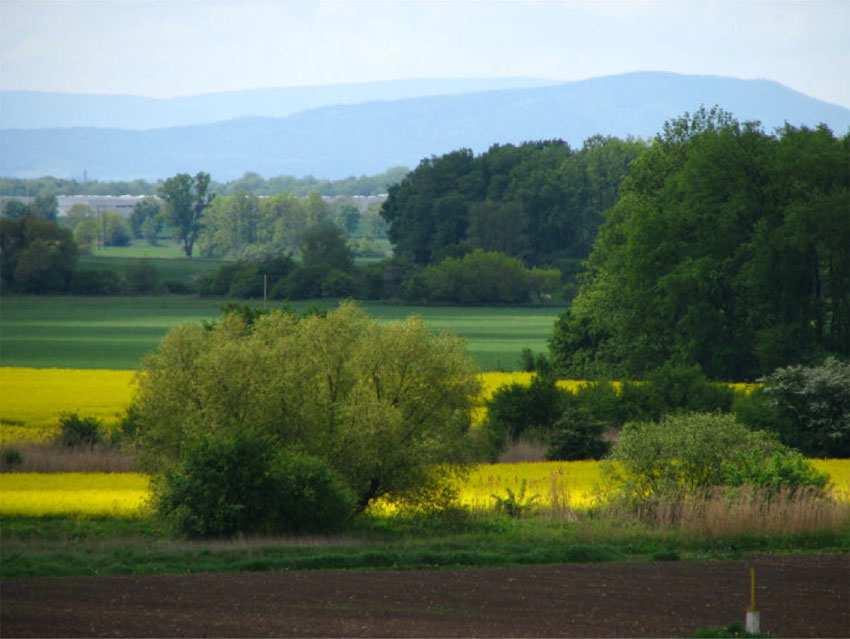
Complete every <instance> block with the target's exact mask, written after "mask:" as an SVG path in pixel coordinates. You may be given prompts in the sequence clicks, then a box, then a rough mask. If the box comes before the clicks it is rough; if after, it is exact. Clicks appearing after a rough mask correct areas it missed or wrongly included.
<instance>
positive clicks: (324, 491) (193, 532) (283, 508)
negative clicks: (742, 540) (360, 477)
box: [154, 433, 354, 537]
mask: <svg viewBox="0 0 850 639" xmlns="http://www.w3.org/2000/svg"><path fill="white" fill-rule="evenodd" d="M154 504H155V508H156V510H157V512H158V513H159V515H160V516H161V517H162V518H163V519H164V520H165V521H167V522H168V523H169V524H170V525H171V527H172V528H173V529H174V530H175V531H176V532H178V533H180V534H182V535H186V536H188V537H212V536H232V535H234V534H237V533H282V532H321V531H327V530H332V529H335V528H338V527H339V526H341V525H342V524H343V523H344V522H345V521H346V519H347V518H348V517H349V516H350V515H351V513H352V511H353V507H354V497H353V495H352V493H351V492H350V490H349V489H348V488H346V487H345V485H344V484H343V483H342V482H341V480H340V479H339V478H338V477H337V476H336V475H335V474H334V473H333V472H332V471H331V470H330V469H329V468H328V466H327V465H326V464H325V463H324V462H322V461H321V460H319V459H316V458H313V457H309V456H305V455H301V454H298V453H293V452H287V451H280V450H276V449H275V447H274V445H273V444H272V442H270V441H269V440H267V439H265V438H263V437H259V436H256V435H251V434H247V433H236V434H232V435H226V434H224V435H223V434H218V435H207V436H205V437H203V438H201V439H199V440H198V441H197V442H194V443H193V444H191V445H190V446H188V447H187V449H186V450H185V452H184V454H183V456H182V458H181V462H180V463H179V464H178V465H177V466H175V467H173V468H171V469H169V470H168V471H166V472H165V473H164V474H163V475H161V476H159V477H157V478H156V479H155V481H154Z"/></svg>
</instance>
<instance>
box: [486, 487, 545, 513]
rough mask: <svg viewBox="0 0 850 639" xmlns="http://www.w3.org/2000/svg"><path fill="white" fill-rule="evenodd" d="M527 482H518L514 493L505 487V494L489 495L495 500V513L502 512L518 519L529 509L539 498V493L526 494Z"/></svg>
mask: <svg viewBox="0 0 850 639" xmlns="http://www.w3.org/2000/svg"><path fill="white" fill-rule="evenodd" d="M526 485H527V482H526V480H524V479H523V480H522V481H521V482H520V484H519V490H518V491H517V492H516V493H515V492H514V491H513V490H511V489H510V488H506V489H505V496H504V497H500V496H499V495H491V497H492V498H493V500H494V501H495V502H496V504H495V509H496V512H497V513H502V514H505V515H507V516H508V517H513V518H514V519H519V518H520V517H522V516H524V515H526V514H528V513H529V511H531V510H532V509H533V508H534V506H535V504H536V503H537V502H538V500H539V499H540V495H526V494H525V490H526Z"/></svg>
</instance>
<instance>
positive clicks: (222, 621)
mask: <svg viewBox="0 0 850 639" xmlns="http://www.w3.org/2000/svg"><path fill="white" fill-rule="evenodd" d="M751 563H752V565H754V566H755V567H756V571H757V576H758V607H759V609H760V611H761V615H762V627H763V630H766V631H768V632H770V633H772V634H774V635H775V636H780V637H787V636H794V637H815V636H820V637H846V636H848V635H850V558H848V557H847V556H836V555H833V556H825V555H817V556H814V555H813V556H803V557H800V556H798V557H763V558H759V559H755V560H752V561H751V562H750V561H710V562H695V561H686V562H685V561H683V562H668V563H660V562H656V563H619V564H615V563H611V564H576V565H564V566H537V567H524V568H512V569H488V570H457V571H450V570H434V571H412V570H411V571H374V572H364V571H361V572H355V571H350V572H348V571H314V572H289V573H286V572H278V573H237V574H201V575H191V576H189V575H187V576H122V577H68V578H55V579H53V578H39V579H25V580H11V581H6V582H4V583H3V584H2V604H0V605H1V606H2V608H0V613H2V617H0V621H1V622H2V626H0V628H2V635H3V636H6V637H11V636H44V637H47V636H137V637H151V636H156V637H166V636H169V637H170V636H192V637H201V636H228V637H248V636H272V635H274V636H305V637H306V636H322V637H327V636H353V637H360V636H375V637H388V636H394V637H424V636H432V637H457V636H486V637H491V636H511V637H526V636H563V637H579V636H594V637H604V636H608V637H610V636H626V637H631V636H640V637H650V636H651V637H661V636H663V637H670V636H689V635H691V634H692V633H693V631H694V630H695V629H696V628H698V627H705V626H719V625H726V624H728V623H730V622H733V621H743V617H744V611H745V608H746V606H747V603H748V586H749V583H748V567H749V565H750V564H751Z"/></svg>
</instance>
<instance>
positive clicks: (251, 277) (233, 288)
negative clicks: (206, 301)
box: [227, 262, 263, 299]
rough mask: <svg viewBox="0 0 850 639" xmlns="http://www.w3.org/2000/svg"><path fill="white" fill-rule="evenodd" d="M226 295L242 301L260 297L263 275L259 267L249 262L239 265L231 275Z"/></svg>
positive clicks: (261, 294)
mask: <svg viewBox="0 0 850 639" xmlns="http://www.w3.org/2000/svg"><path fill="white" fill-rule="evenodd" d="M227 295H229V296H230V297H238V298H242V299H249V298H257V297H262V296H263V275H262V273H260V269H259V267H258V266H257V265H256V264H252V263H250V262H246V263H243V264H241V265H240V266H239V269H238V270H237V271H236V272H235V273H234V274H233V279H232V280H231V282H230V288H229V289H228V290H227Z"/></svg>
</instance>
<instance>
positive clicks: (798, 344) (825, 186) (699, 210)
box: [551, 109, 850, 379]
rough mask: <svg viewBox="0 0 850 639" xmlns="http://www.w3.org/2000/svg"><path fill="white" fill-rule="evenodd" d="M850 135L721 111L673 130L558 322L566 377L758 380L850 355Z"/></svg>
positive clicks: (602, 239)
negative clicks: (669, 366)
mask: <svg viewBox="0 0 850 639" xmlns="http://www.w3.org/2000/svg"><path fill="white" fill-rule="evenodd" d="M848 139H849V138H848V137H847V136H845V137H844V138H837V137H835V136H834V135H833V134H832V133H831V132H830V131H829V129H828V128H826V127H823V126H821V127H818V128H817V129H807V128H801V129H796V128H794V127H791V126H786V127H785V128H784V129H782V130H780V131H779V132H778V133H777V134H776V135H768V134H766V133H764V132H763V131H762V130H761V129H760V128H759V127H758V125H757V124H754V123H744V124H740V123H738V122H736V121H735V120H734V119H733V118H732V117H731V116H730V115H729V114H727V113H725V112H723V111H720V110H717V109H713V110H711V111H706V110H704V109H701V110H699V111H698V112H697V113H695V114H694V115H693V116H691V115H688V114H686V115H685V116H684V117H682V118H679V119H676V120H673V121H671V122H668V123H667V124H666V125H665V128H664V131H663V132H662V133H661V134H659V135H658V136H657V137H656V139H655V140H654V142H653V143H652V145H651V147H650V148H649V150H648V151H647V152H646V153H644V154H642V155H641V156H640V157H639V158H638V159H636V160H635V161H634V162H632V164H631V165H630V168H629V175H628V177H627V178H626V179H624V181H623V182H622V184H621V187H620V192H619V196H618V199H617V201H616V204H615V205H614V206H613V207H612V208H611V209H610V211H609V212H608V214H607V217H606V221H605V224H604V226H603V227H602V228H601V229H600V232H599V235H598V236H597V239H596V241H595V243H594V247H593V252H592V254H591V256H590V259H589V261H588V269H587V272H586V274H585V275H584V276H583V279H582V283H581V287H580V290H579V292H578V295H577V297H576V298H575V299H574V300H573V303H572V304H571V306H570V308H569V309H568V310H567V311H566V312H565V313H564V314H563V316H562V317H561V318H560V320H559V321H558V323H557V325H556V329H555V333H554V335H553V337H552V341H551V349H552V354H553V358H554V360H555V362H556V365H557V366H558V368H559V370H560V371H561V372H562V373H563V374H568V375H577V376H597V375H608V376H635V377H640V376H643V374H644V373H646V372H647V371H649V370H652V369H655V368H658V367H659V366H661V365H662V364H663V363H664V362H667V361H670V360H674V361H677V362H683V363H696V364H699V365H700V366H701V367H702V369H703V370H704V371H705V372H706V373H707V374H708V375H709V377H711V378H714V379H752V378H754V377H756V376H758V375H759V374H763V373H765V372H768V371H770V370H773V369H774V368H775V367H777V366H780V365H787V364H792V363H798V362H801V361H806V360H809V359H811V358H815V357H818V356H819V355H820V354H821V353H823V352H833V353H840V354H850V313H847V312H846V308H847V307H848V304H850V251H847V246H848V245H850V216H847V214H846V211H847V210H850V177H848V175H849V174H848V173H847V171H846V166H847V161H848V159H847V158H848V155H847V154H848V150H850V144H848Z"/></svg>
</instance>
